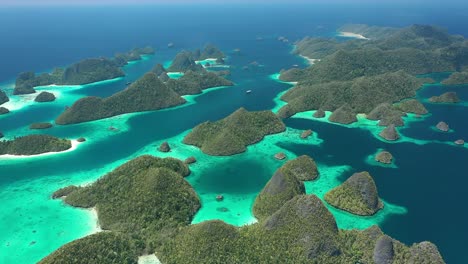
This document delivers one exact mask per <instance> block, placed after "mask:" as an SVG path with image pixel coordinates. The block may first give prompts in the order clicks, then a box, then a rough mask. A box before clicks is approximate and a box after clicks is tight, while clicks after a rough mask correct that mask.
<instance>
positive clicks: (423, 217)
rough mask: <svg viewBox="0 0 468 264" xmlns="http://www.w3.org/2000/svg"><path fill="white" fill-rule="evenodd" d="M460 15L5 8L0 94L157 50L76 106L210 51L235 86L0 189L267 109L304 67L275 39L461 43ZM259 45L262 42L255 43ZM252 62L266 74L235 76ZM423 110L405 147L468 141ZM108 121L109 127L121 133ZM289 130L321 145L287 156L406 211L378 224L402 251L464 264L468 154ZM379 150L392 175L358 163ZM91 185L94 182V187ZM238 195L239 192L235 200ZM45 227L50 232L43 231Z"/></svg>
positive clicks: (327, 9)
mask: <svg viewBox="0 0 468 264" xmlns="http://www.w3.org/2000/svg"><path fill="white" fill-rule="evenodd" d="M467 11H468V8H466V7H445V6H443V8H442V7H441V6H435V5H434V6H372V5H370V4H369V5H368V6H361V7H356V6H348V5H336V4H335V5H308V6H291V5H288V6H279V5H273V6H269V7H264V6H229V7H225V6H224V7H223V6H221V5H216V6H212V7H209V6H189V7H184V6H159V7H157V6H152V7H126V8H109V7H98V8H85V7H79V8H73V9H70V8H64V7H62V8H59V7H54V8H36V9H32V8H0V36H2V38H1V40H0V60H1V62H0V83H3V84H2V85H0V88H2V87H7V86H8V84H9V83H11V82H12V81H13V80H14V79H15V77H16V75H17V74H18V73H19V72H21V71H27V70H33V71H36V72H42V71H48V70H50V69H52V68H54V67H57V66H65V65H68V64H70V63H73V62H76V61H78V60H80V59H83V58H87V57H95V56H112V55H113V54H115V53H116V52H122V51H126V50H128V49H130V48H133V47H138V46H145V45H152V46H153V47H155V48H156V49H157V52H156V54H155V55H154V56H152V57H151V58H150V59H149V60H146V61H141V62H138V63H136V64H134V65H131V66H128V67H126V73H127V76H126V77H125V78H124V79H122V80H118V81H116V82H111V83H106V84H102V85H96V86H88V87H86V88H84V89H79V90H76V91H73V92H71V93H72V94H74V95H76V96H77V97H81V96H86V95H95V96H109V95H111V94H113V93H115V92H117V91H120V90H122V89H124V88H125V86H126V85H125V83H126V82H128V81H134V80H136V79H138V78H139V77H140V76H142V75H143V74H144V73H145V72H147V71H148V70H150V69H151V67H152V66H153V65H154V64H155V63H164V62H166V61H169V60H171V59H172V58H173V57H174V55H175V54H176V53H177V52H178V51H180V50H181V49H195V48H199V47H202V46H203V45H204V44H206V43H208V42H211V43H214V44H216V45H218V46H219V47H220V48H221V49H223V50H224V51H226V53H227V55H228V56H229V59H228V63H229V64H230V65H231V66H232V67H231V71H232V75H231V77H230V78H231V79H232V80H233V81H234V82H235V83H236V86H234V87H232V88H226V89H221V90H216V91H213V92H209V93H207V94H204V95H202V96H200V97H197V98H196V102H197V103H196V104H193V105H189V106H187V107H183V108H178V109H174V110H168V111H156V112H149V113H145V114H142V115H136V116H134V117H131V118H129V119H128V121H127V122H126V125H127V126H128V131H126V132H125V133H119V134H116V135H113V136H110V137H105V138H102V139H100V140H98V141H95V142H90V144H88V145H86V146H85V147H83V148H80V149H78V150H77V151H75V152H73V153H70V154H67V155H58V156H56V157H50V158H47V159H39V160H28V161H27V162H23V163H21V162H3V163H2V161H0V190H3V189H2V188H7V187H8V186H14V185H15V184H19V183H21V184H23V183H25V184H27V183H28V182H29V181H33V180H37V179H41V178H45V177H48V176H49V175H57V174H61V175H67V174H71V173H76V172H77V171H90V170H94V169H98V168H102V167H105V166H106V165H107V164H110V163H112V162H115V161H117V160H122V159H126V158H127V157H130V156H131V155H132V154H133V153H135V152H137V151H138V150H140V149H141V148H144V147H145V146H147V145H148V144H151V143H152V142H154V141H155V140H159V139H165V138H170V137H173V136H175V135H178V134H180V133H181V132H183V131H186V130H187V129H190V128H192V127H193V126H195V125H197V124H199V123H200V122H204V121H206V120H217V119H220V118H223V117H225V116H226V115H228V114H230V113H231V112H233V111H234V110H236V109H238V108H239V107H241V106H243V107H245V108H247V109H248V110H264V109H271V108H273V107H274V106H275V104H274V102H273V98H274V97H275V96H276V95H277V94H278V93H279V92H281V91H284V90H285V89H288V88H289V87H290V86H288V85H286V84H282V83H278V82H274V81H273V80H271V78H269V75H271V74H274V73H277V72H279V71H280V70H281V69H283V68H289V67H291V66H292V65H294V64H299V65H301V66H305V63H304V61H303V60H302V59H301V58H299V57H297V56H294V55H291V54H290V51H291V46H290V45H287V44H284V43H280V42H278V41H277V40H276V38H277V37H278V36H286V37H287V38H289V39H290V40H297V39H300V38H302V37H304V36H307V35H310V36H332V35H333V34H334V32H335V30H336V28H337V27H339V26H340V25H342V24H344V23H367V24H372V25H381V26H407V25H410V24H413V23H428V24H437V25H439V26H443V27H446V28H448V30H449V32H451V33H454V34H462V35H465V36H468V24H467V23H468V22H466V21H468V12H467ZM257 37H262V38H263V39H264V40H263V41H257V40H256V38H257ZM169 42H174V43H175V45H176V47H175V48H174V49H168V48H167V47H166V45H167V43H169ZM236 48H239V49H241V52H240V54H238V55H236V54H234V53H233V52H232V51H233V50H234V49H236ZM253 61H257V62H258V63H260V64H261V65H263V66H262V67H257V68H254V69H251V70H249V71H245V70H242V67H243V66H245V65H248V64H249V63H251V62H253ZM246 90H253V91H254V94H255V96H246V95H245V91H246ZM448 90H453V91H456V92H457V93H458V94H459V96H460V98H461V99H462V100H464V101H468V87H466V86H456V87H446V86H440V85H430V86H427V87H425V88H424V89H422V90H421V91H420V92H419V93H418V96H419V97H421V98H428V97H430V96H432V95H439V94H440V93H442V92H444V91H448ZM426 106H427V107H428V109H429V111H430V112H431V113H432V115H431V116H430V117H428V118H427V119H425V120H424V121H423V122H416V123H412V124H411V126H410V127H409V128H407V129H404V130H402V132H403V133H404V134H405V135H406V136H409V137H412V138H417V139H424V140H440V141H453V140H454V139H458V138H465V140H466V139H468V122H467V121H466V120H467V116H468V108H467V107H463V106H447V105H430V104H429V105H426ZM62 111H63V105H56V104H46V105H41V106H31V107H26V108H23V109H21V110H17V111H15V112H13V113H12V114H10V115H8V116H4V117H0V131H2V132H3V133H4V134H6V135H9V133H10V134H11V133H13V132H15V131H18V129H21V128H23V127H26V126H28V125H29V124H31V123H33V122H38V121H49V120H53V119H54V118H55V117H56V116H58V115H59V114H60V112H62ZM441 120H444V121H447V122H448V123H449V124H450V125H451V127H452V128H453V129H454V131H455V132H453V133H449V134H442V133H438V132H435V131H433V130H431V129H430V126H433V125H435V124H436V123H437V122H438V121H441ZM115 122H116V126H122V125H123V124H122V123H119V122H118V121H115ZM286 124H287V125H288V126H289V127H292V128H298V129H309V128H310V129H313V130H314V131H316V132H317V133H318V134H319V135H320V138H321V139H323V140H324V143H323V144H322V145H320V146H318V147H313V148H311V147H310V146H307V145H300V144H284V146H282V147H284V148H285V149H287V150H289V151H291V152H293V153H295V154H297V155H301V154H308V155H311V156H312V157H314V158H315V159H316V160H317V161H318V162H320V163H324V164H327V165H330V166H332V165H349V166H351V167H352V171H351V172H349V173H346V174H343V175H341V178H342V180H345V179H346V178H347V177H349V176H350V174H351V173H352V172H357V171H362V170H367V171H369V172H370V173H371V174H372V175H373V176H374V178H375V180H376V183H377V185H378V188H379V194H380V196H381V197H382V198H383V199H385V201H388V202H391V203H392V204H397V205H399V206H403V207H405V208H406V209H407V211H408V212H407V213H406V214H404V215H392V216H391V217H389V218H388V219H386V221H385V222H384V223H383V224H381V228H382V229H383V231H384V232H386V233H388V234H389V235H390V236H392V237H394V238H396V239H398V240H400V241H402V242H404V243H407V244H411V243H414V242H420V241H424V240H429V241H432V242H434V243H435V244H436V245H437V246H438V247H439V249H440V250H441V252H442V255H443V256H444V258H445V260H446V261H447V262H448V263H467V262H468V257H467V256H466V255H465V254H462V253H461V252H463V249H464V246H465V245H466V244H468V225H467V224H466V223H468V212H467V209H468V208H467V205H466V196H465V195H466V191H465V187H464V186H465V185H466V184H467V181H468V180H467V177H466V176H468V175H467V173H466V164H467V162H468V155H467V154H468V151H467V149H466V148H457V147H454V146H449V145H446V144H427V145H416V144H413V143H401V144H386V143H383V142H382V141H380V140H377V139H375V138H374V137H373V136H372V135H371V134H370V133H369V132H368V131H366V130H361V129H349V128H345V127H341V126H335V125H330V124H327V123H320V122H314V121H310V120H302V119H291V120H287V121H286ZM90 129H91V125H89V126H88V125H87V124H84V125H73V126H66V127H57V128H53V129H51V130H49V131H46V132H47V133H51V134H54V135H57V136H61V137H77V136H81V135H84V136H86V133H88V132H89V131H90ZM378 148H385V149H387V150H389V151H390V152H391V153H392V154H393V155H394V156H395V157H396V159H397V166H398V169H388V168H382V167H373V166H369V165H368V164H367V163H366V162H365V158H366V157H367V156H368V155H370V154H372V153H374V152H375V151H376V149H378ZM218 166H222V167H223V168H222V172H221V173H226V174H229V173H233V174H235V173H236V172H232V171H233V170H236V169H238V170H241V171H242V170H244V171H249V170H250V171H252V170H253V171H258V174H259V177H258V179H256V180H253V181H251V182H249V184H247V185H245V184H244V185H236V183H238V182H237V181H235V180H233V179H230V180H229V181H226V182H225V184H226V185H225V188H224V189H223V192H232V193H238V192H243V191H244V192H248V193H251V192H258V191H260V189H261V188H262V186H264V184H265V183H266V181H268V178H269V176H271V175H269V174H268V173H269V172H268V170H265V169H264V168H263V167H262V161H261V160H252V161H250V162H246V163H241V164H235V163H234V164H226V165H223V164H221V165H218ZM220 170H221V169H220ZM206 173H207V176H206V177H202V179H201V180H200V183H199V184H200V185H205V187H206V188H205V189H204V188H201V189H200V190H201V191H210V187H213V186H216V188H218V189H219V185H220V182H219V180H218V178H217V177H216V175H217V174H219V173H220V171H212V172H211V171H208V172H206ZM97 176H99V175H92V176H89V179H92V178H96V177H97ZM66 184H67V182H64V183H63V185H66ZM221 185H222V184H221ZM236 186H237V188H236ZM239 186H242V188H246V189H242V190H240V189H239V188H240V187H239ZM32 192H34V190H32ZM24 207H27V205H26V204H25V205H24ZM18 211H21V210H18ZM21 217H25V216H24V215H22V214H21V215H20V214H18V215H15V214H12V215H5V213H4V215H2V213H0V221H2V224H5V223H10V224H13V225H14V223H15V222H16V221H15V220H16V218H21ZM46 224H47V221H45V222H44V225H46ZM16 228H21V227H18V226H17V227H16ZM10 240H11V241H13V240H15V237H14V236H9V237H2V234H1V233H0V242H1V243H2V244H0V256H2V257H4V258H5V255H10V257H6V258H5V259H4V260H6V261H7V263H8V261H10V262H11V261H14V260H15V256H16V255H15V254H17V253H14V252H12V249H11V248H9V246H7V245H6V243H7V242H6V241H10ZM3 243H5V244H3ZM33 246H34V245H33ZM2 251H3V252H2ZM5 252H6V253H5ZM48 253H50V252H42V253H41V254H42V255H47V254H48ZM34 254H36V252H34ZM41 254H39V255H41ZM18 259H19V257H18ZM34 261H37V260H36V259H35V260H33V261H32V262H34ZM0 262H2V259H1V258H0Z"/></svg>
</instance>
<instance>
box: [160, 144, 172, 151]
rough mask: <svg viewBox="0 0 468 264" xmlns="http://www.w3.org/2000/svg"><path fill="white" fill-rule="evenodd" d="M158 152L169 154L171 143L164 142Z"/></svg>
mask: <svg viewBox="0 0 468 264" xmlns="http://www.w3.org/2000/svg"><path fill="white" fill-rule="evenodd" d="M158 150H159V151H161V152H169V151H171V147H170V146H169V143H167V142H163V143H162V144H161V145H160V146H159V148H158Z"/></svg>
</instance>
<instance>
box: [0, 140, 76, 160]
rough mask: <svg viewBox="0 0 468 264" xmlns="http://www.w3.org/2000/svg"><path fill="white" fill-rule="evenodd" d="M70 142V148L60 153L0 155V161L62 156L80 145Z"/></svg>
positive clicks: (73, 141) (74, 141)
mask: <svg viewBox="0 0 468 264" xmlns="http://www.w3.org/2000/svg"><path fill="white" fill-rule="evenodd" d="M70 141H71V145H72V146H71V148H69V149H67V150H64V151H60V152H46V153H42V154H37V155H9V154H6V155H0V160H1V159H26V158H37V157H46V156H51V155H57V154H62V153H67V152H71V151H74V150H75V149H77V148H78V145H79V144H81V143H82V142H78V140H70Z"/></svg>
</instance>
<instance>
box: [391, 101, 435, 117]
mask: <svg viewBox="0 0 468 264" xmlns="http://www.w3.org/2000/svg"><path fill="white" fill-rule="evenodd" d="M395 106H396V108H397V109H398V110H401V111H403V112H405V113H413V114H418V115H425V114H427V113H428V111H427V109H426V107H425V106H424V105H423V104H422V103H421V102H419V101H418V100H416V99H409V100H404V101H402V102H400V103H398V104H396V105H395Z"/></svg>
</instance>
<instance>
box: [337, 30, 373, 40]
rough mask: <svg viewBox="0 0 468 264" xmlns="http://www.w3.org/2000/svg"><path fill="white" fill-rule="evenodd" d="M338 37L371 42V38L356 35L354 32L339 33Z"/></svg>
mask: <svg viewBox="0 0 468 264" xmlns="http://www.w3.org/2000/svg"><path fill="white" fill-rule="evenodd" d="M338 36H340V37H344V38H355V39H365V40H369V38H366V37H365V36H363V35H361V34H356V33H353V32H346V31H340V32H338Z"/></svg>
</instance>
